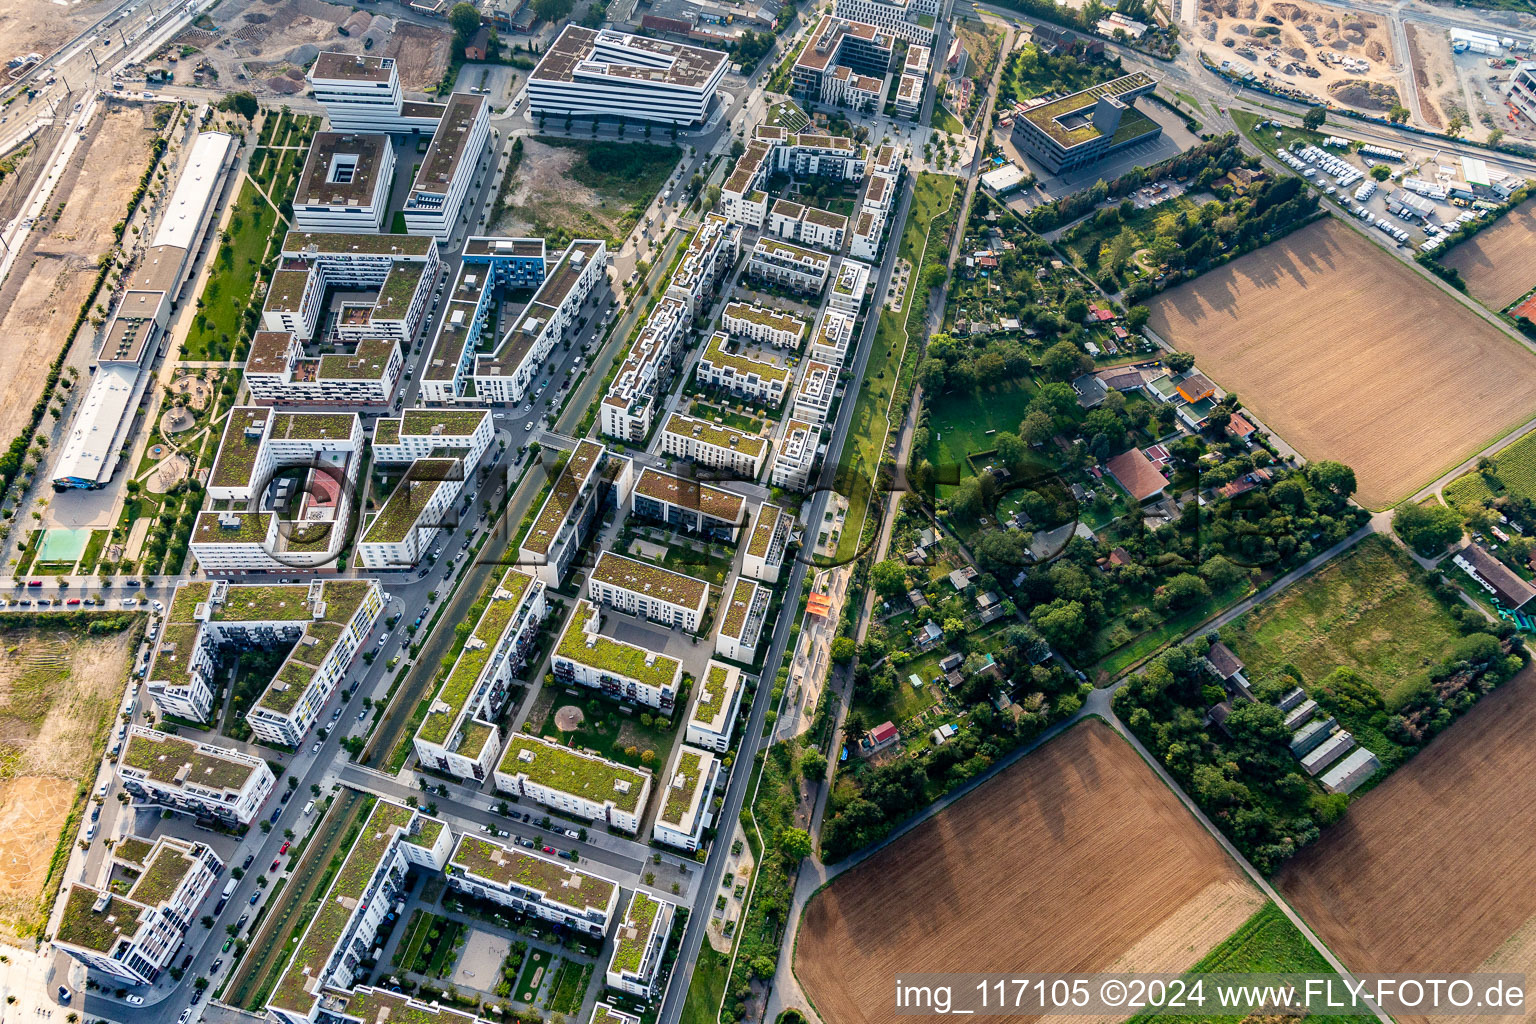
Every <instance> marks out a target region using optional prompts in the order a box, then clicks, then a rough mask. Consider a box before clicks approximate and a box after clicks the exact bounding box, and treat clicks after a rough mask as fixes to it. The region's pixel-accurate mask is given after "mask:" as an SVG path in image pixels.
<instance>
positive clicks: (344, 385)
mask: <svg viewBox="0 0 1536 1024" xmlns="http://www.w3.org/2000/svg"><path fill="white" fill-rule="evenodd" d="M402 237H403V236H402ZM404 369H405V357H404V356H403V355H402V354H401V351H400V346H399V344H398V343H396V341H395V340H394V339H393V338H376V339H372V340H366V341H361V342H359V343H358V344H357V346H356V347H355V348H354V349H353V350H352V351H351V352H348V353H341V352H337V353H326V354H322V355H319V356H317V357H311V356H308V355H306V353H305V350H304V343H303V342H302V341H301V340H299V338H297V337H296V336H294V334H293V333H292V332H290V331H257V332H256V333H255V334H254V335H253V336H252V337H251V348H250V352H249V353H248V355H247V356H246V360H245V383H246V385H247V386H248V387H249V388H250V391H251V401H252V402H255V403H256V404H258V405H269V406H270V405H318V406H328V407H334V406H373V407H378V408H381V409H382V408H385V407H387V406H388V405H389V402H390V399H391V396H393V395H394V393H395V386H396V385H397V384H398V383H399V381H400V377H401V374H402V371H403V370H404Z"/></svg>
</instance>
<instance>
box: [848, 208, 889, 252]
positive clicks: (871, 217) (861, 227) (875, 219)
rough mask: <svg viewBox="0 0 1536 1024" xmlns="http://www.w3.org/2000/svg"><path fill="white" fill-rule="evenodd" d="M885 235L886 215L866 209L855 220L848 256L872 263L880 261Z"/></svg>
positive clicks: (849, 240) (849, 241)
mask: <svg viewBox="0 0 1536 1024" xmlns="http://www.w3.org/2000/svg"><path fill="white" fill-rule="evenodd" d="M884 234H885V213H884V212H883V211H880V210H872V209H870V208H869V207H867V206H866V207H864V209H862V210H860V211H859V212H858V214H857V215H856V216H855V217H854V218H853V234H852V236H850V237H849V239H848V255H850V256H852V257H853V258H854V259H858V260H868V261H869V262H871V263H875V262H878V261H879V259H880V249H881V248H882V246H881V241H882V240H883V236H884Z"/></svg>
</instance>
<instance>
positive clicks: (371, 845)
mask: <svg viewBox="0 0 1536 1024" xmlns="http://www.w3.org/2000/svg"><path fill="white" fill-rule="evenodd" d="M415 813H416V812H415V811H413V810H411V808H409V807H402V806H400V805H399V804H395V803H390V802H389V801H387V800H380V801H379V802H378V803H377V804H375V805H374V808H373V813H372V814H370V815H369V816H368V823H367V824H366V825H364V826H363V830H362V832H360V833H359V834H358V837H357V839H356V841H355V842H354V843H353V844H352V849H351V851H350V852H349V853H348V854H347V859H346V860H345V861H344V862H343V863H342V865H341V870H340V871H338V872H337V873H336V879H335V881H333V882H332V883H331V888H330V891H329V892H327V893H326V894H325V899H324V900H323V901H322V902H321V904H320V908H319V909H318V910H317V911H316V912H315V916H314V919H313V920H311V921H310V923H309V928H308V929H307V930H306V931H305V932H304V939H303V941H302V942H300V943H299V948H298V949H296V950H295V951H294V954H293V959H292V960H291V961H289V963H288V967H287V969H286V970H285V971H284V972H283V976H282V978H281V980H280V981H279V982H278V984H277V988H276V989H275V990H274V991H273V993H272V998H271V1003H272V1004H273V1005H274V1006H279V1007H282V1008H283V1009H286V1010H292V1011H294V1012H296V1013H301V1014H307V1013H309V1011H310V1009H311V1008H312V1007H313V1005H314V1001H315V997H314V995H313V992H312V986H313V985H314V983H316V982H317V981H318V979H319V976H320V974H321V972H323V971H324V970H325V968H326V964H327V963H328V962H329V960H330V959H331V955H332V954H333V953H335V951H336V944H337V943H338V942H340V941H341V936H342V933H343V932H344V931H345V930H346V928H347V924H348V922H350V921H351V920H352V915H353V913H354V912H355V911H356V909H357V906H358V901H359V900H360V899H362V897H363V894H364V893H365V892H366V891H367V888H368V882H369V881H370V880H371V879H372V878H373V874H374V872H375V871H377V870H378V867H379V862H380V861H382V860H383V859H384V854H385V852H386V851H387V850H388V849H389V844H390V839H391V837H392V836H393V835H394V833H395V831H396V830H397V829H402V828H405V827H406V826H407V825H409V824H410V821H411V816H412V815H413V814H415Z"/></svg>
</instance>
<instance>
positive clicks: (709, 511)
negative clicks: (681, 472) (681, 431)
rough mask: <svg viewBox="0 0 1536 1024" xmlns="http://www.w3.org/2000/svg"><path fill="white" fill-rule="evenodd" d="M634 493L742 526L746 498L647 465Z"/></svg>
mask: <svg viewBox="0 0 1536 1024" xmlns="http://www.w3.org/2000/svg"><path fill="white" fill-rule="evenodd" d="M635 493H636V494H643V495H645V496H646V497H647V498H654V499H655V500H657V501H665V502H670V503H671V504H673V505H679V506H681V507H683V508H687V509H694V510H697V511H699V512H702V513H704V514H705V515H707V516H710V517H711V518H713V519H719V520H722V521H724V522H728V523H731V524H733V525H737V524H740V523H741V519H742V517H741V510H742V505H743V499H742V497H741V495H739V494H733V493H731V492H730V491H727V490H722V489H721V488H719V487H711V486H710V485H709V484H706V483H700V482H699V481H697V480H691V479H689V478H688V477H683V476H674V475H672V474H671V473H664V472H662V471H661V470H659V469H654V468H652V467H650V466H647V467H646V468H645V469H643V470H642V471H641V472H640V479H639V480H637V481H636V482H635Z"/></svg>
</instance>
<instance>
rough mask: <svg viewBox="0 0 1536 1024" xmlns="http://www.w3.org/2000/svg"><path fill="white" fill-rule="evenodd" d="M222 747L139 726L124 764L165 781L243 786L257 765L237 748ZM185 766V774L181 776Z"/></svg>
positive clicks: (125, 752)
mask: <svg viewBox="0 0 1536 1024" xmlns="http://www.w3.org/2000/svg"><path fill="white" fill-rule="evenodd" d="M222 749H223V748H220V747H214V746H210V745H207V744H197V743H193V742H191V741H190V740H184V739H181V738H180V737H178V736H172V735H171V734H170V733H164V732H153V731H151V730H148V729H142V728H135V729H134V730H133V731H132V732H130V733H129V735H128V745H127V746H125V747H124V748H123V764H126V765H128V766H129V767H132V768H137V769H139V770H140V771H142V772H145V773H146V774H148V775H149V777H150V778H151V779H154V780H155V781H156V782H158V783H161V784H162V785H169V786H180V785H184V784H189V783H195V784H196V785H199V786H202V787H204V788H207V789H239V788H240V787H241V786H244V785H245V783H246V780H247V779H249V778H250V777H251V773H252V772H254V771H255V770H256V766H255V765H253V764H251V763H250V761H248V760H245V759H244V757H243V756H240V757H239V759H237V755H236V754H235V752H234V751H229V753H228V755H226V754H224V753H221V751H222ZM184 768H185V769H187V774H186V776H185V778H184V779H178V776H180V775H181V772H182V769H184Z"/></svg>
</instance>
